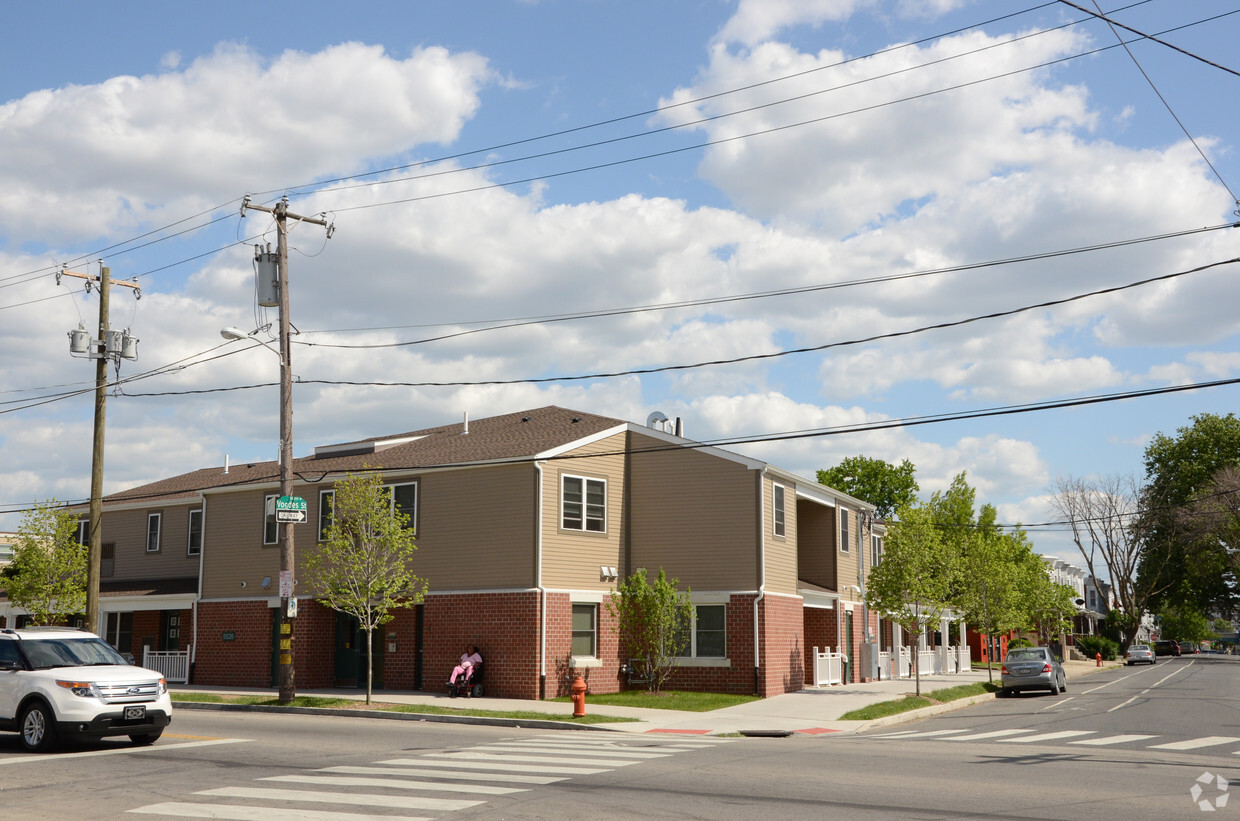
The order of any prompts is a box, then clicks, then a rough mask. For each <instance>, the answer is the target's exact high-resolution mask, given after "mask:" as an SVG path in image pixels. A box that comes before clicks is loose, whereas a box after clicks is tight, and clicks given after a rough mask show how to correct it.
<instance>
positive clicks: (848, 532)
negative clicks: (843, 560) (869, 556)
mask: <svg viewBox="0 0 1240 821" xmlns="http://www.w3.org/2000/svg"><path fill="white" fill-rule="evenodd" d="M851 538H852V529H851V528H849V526H848V508H846V507H841V508H840V552H841V553H851V552H852V549H851V547H850V546H849V544H848V542H849V540H850V539H851Z"/></svg>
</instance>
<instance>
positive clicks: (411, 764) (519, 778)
mask: <svg viewBox="0 0 1240 821" xmlns="http://www.w3.org/2000/svg"><path fill="white" fill-rule="evenodd" d="M376 764H387V765H391V766H399V768H401V769H399V770H382V773H393V774H394V773H402V774H409V775H418V776H420V778H444V779H449V778H451V779H460V780H465V781H510V783H512V784H554V783H556V781H567V780H568V776H563V775H560V776H556V775H517V774H516V773H466V771H464V770H438V769H427V768H424V766H418V765H419V764H423V761H420V760H418V759H415V758H414V759H408V758H403V759H402V758H398V759H392V760H389V761H376ZM430 766H432V768H436V766H451V765H450V764H445V763H444V761H430ZM362 770H368V768H365V766H327V768H324V769H322V770H316V771H319V773H361V771H362ZM376 773H379V770H376Z"/></svg>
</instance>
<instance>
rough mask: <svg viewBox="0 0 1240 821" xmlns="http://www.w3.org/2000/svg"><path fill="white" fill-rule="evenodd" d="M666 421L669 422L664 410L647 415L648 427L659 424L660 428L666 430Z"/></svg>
mask: <svg viewBox="0 0 1240 821" xmlns="http://www.w3.org/2000/svg"><path fill="white" fill-rule="evenodd" d="M665 422H667V415H666V414H665V413H663V411H655V412H654V413H652V414H650V415H649V416H647V417H646V427H648V428H653V427H654V426H655V425H658V426H659V430H665V428H664V427H663V425H664V423H665Z"/></svg>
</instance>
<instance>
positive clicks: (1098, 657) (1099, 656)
mask: <svg viewBox="0 0 1240 821" xmlns="http://www.w3.org/2000/svg"><path fill="white" fill-rule="evenodd" d="M1094 661H1096V662H1098V666H1099V667H1101V666H1102V654H1101V653H1094Z"/></svg>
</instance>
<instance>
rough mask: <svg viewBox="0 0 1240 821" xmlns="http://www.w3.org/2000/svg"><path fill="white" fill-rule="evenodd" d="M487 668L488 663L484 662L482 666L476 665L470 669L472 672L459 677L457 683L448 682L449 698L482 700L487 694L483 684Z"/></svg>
mask: <svg viewBox="0 0 1240 821" xmlns="http://www.w3.org/2000/svg"><path fill="white" fill-rule="evenodd" d="M486 666H487V665H486V661H485V660H484V661H483V662H481V663H480V664H475V665H474V666H473V667H472V668H470V671H466V672H465V673H462V674H461V675H459V676H457V677H456V682H455V683H453V682H448V696H449V697H451V698H456V697H457V696H464V697H465V698H482V694H483V693H484V692H486V688H485V687H484V686H483V682H482V679H483V674H484V673H485V672H486ZM471 671H472V672H471Z"/></svg>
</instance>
